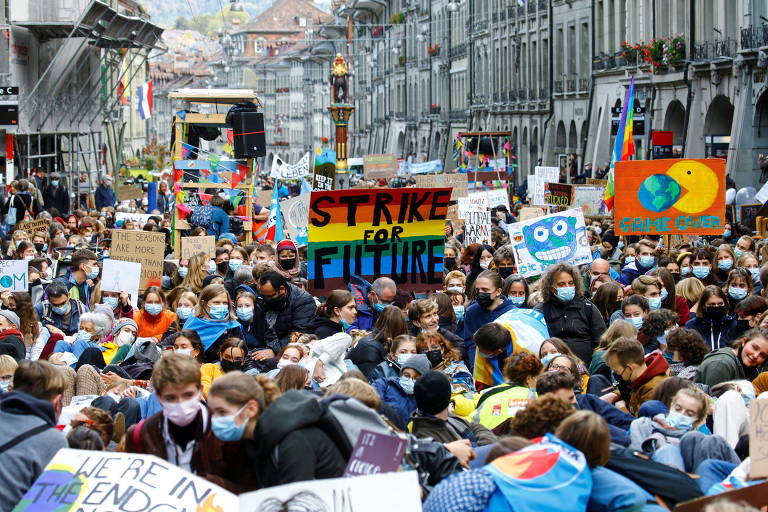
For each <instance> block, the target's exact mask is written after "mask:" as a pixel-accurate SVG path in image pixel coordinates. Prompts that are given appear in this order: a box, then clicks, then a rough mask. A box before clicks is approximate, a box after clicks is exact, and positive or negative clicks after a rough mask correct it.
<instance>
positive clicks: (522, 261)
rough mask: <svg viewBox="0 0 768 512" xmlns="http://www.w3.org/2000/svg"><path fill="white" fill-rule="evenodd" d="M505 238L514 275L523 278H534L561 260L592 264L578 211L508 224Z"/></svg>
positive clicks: (582, 219)
mask: <svg viewBox="0 0 768 512" xmlns="http://www.w3.org/2000/svg"><path fill="white" fill-rule="evenodd" d="M509 237H510V239H511V240H512V246H513V247H514V249H515V252H516V253H517V268H518V272H519V273H520V274H522V275H523V276H525V277H533V276H538V275H540V274H542V273H544V271H545V270H546V269H547V267H549V266H550V265H553V264H555V263H558V262H561V261H566V262H568V263H571V264H573V265H582V264H584V263H590V262H591V261H592V253H591V251H590V248H589V242H588V241H587V234H586V229H585V226H584V214H583V213H582V211H581V210H580V209H578V208H576V209H573V210H566V211H564V212H559V213H553V214H550V215H545V216H544V217H537V218H535V219H530V220H526V221H523V222H516V223H515V224H511V225H510V226H509Z"/></svg>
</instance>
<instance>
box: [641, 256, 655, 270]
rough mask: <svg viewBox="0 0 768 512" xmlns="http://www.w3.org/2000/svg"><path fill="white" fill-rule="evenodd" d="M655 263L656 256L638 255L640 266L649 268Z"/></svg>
mask: <svg viewBox="0 0 768 512" xmlns="http://www.w3.org/2000/svg"><path fill="white" fill-rule="evenodd" d="M655 264H656V258H655V257H653V256H640V266H641V267H643V268H651V267H653V266H654V265H655Z"/></svg>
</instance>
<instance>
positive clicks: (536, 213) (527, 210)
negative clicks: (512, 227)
mask: <svg viewBox="0 0 768 512" xmlns="http://www.w3.org/2000/svg"><path fill="white" fill-rule="evenodd" d="M546 214H547V212H546V211H545V210H544V208H536V207H531V206H526V207H523V208H520V215H519V216H518V219H519V220H520V221H521V222H522V221H524V220H528V219H535V218H536V217H543V216H544V215H546Z"/></svg>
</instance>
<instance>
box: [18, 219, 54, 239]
mask: <svg viewBox="0 0 768 512" xmlns="http://www.w3.org/2000/svg"><path fill="white" fill-rule="evenodd" d="M50 227H51V221H49V220H48V219H38V220H25V221H23V222H19V223H18V224H16V225H15V226H14V227H13V230H14V231H16V230H22V231H26V232H27V233H28V234H29V236H34V234H35V233H45V234H46V235H47V234H48V228H50Z"/></svg>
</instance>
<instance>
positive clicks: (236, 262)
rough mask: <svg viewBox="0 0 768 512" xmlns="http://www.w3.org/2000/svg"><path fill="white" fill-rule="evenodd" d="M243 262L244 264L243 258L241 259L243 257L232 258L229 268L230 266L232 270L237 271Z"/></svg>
mask: <svg viewBox="0 0 768 512" xmlns="http://www.w3.org/2000/svg"><path fill="white" fill-rule="evenodd" d="M242 264H243V260H241V259H234V260H232V259H230V260H229V268H230V270H232V272H235V271H236V270H237V269H239V268H240V265H242Z"/></svg>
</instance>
